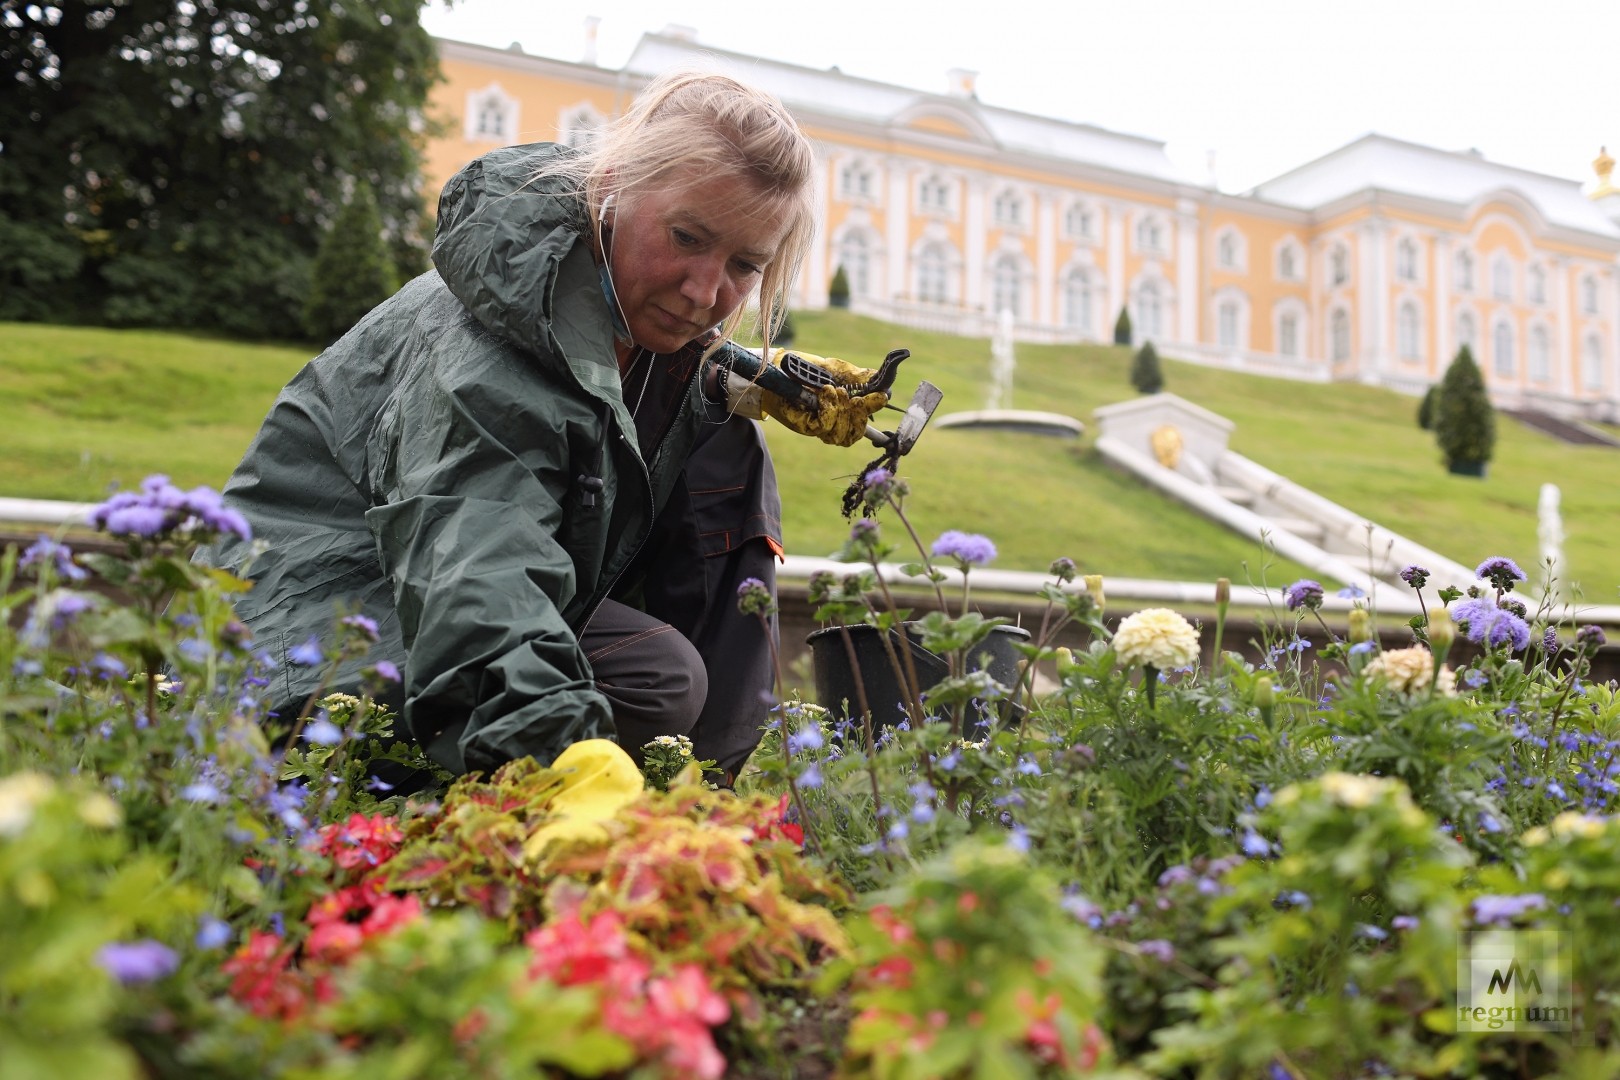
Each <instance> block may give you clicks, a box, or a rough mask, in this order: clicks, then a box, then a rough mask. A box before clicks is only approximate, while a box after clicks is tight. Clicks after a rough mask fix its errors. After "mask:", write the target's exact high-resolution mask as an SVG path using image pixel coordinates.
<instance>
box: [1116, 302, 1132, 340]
mask: <svg viewBox="0 0 1620 1080" xmlns="http://www.w3.org/2000/svg"><path fill="white" fill-rule="evenodd" d="M1130 343H1131V312H1130V309H1129V308H1126V307H1121V308H1120V309H1119V318H1117V319H1115V320H1114V344H1115V345H1129V344H1130Z"/></svg>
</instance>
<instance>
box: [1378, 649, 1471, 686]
mask: <svg viewBox="0 0 1620 1080" xmlns="http://www.w3.org/2000/svg"><path fill="white" fill-rule="evenodd" d="M1362 674H1364V675H1366V676H1367V677H1368V678H1369V679H1383V680H1384V682H1385V683H1386V684H1387V685H1388V686H1389V688H1390V689H1391V690H1394V691H1396V692H1397V693H1402V694H1416V693H1421V692H1422V691H1424V690H1427V689H1428V688H1429V684H1430V683H1431V682H1432V683H1434V688H1435V690H1436V691H1437V692H1438V693H1441V694H1446V695H1448V696H1449V695H1452V694H1455V693H1456V692H1457V677H1456V675H1454V674H1452V671H1451V669H1450V668H1449V667H1442V668H1441V669H1440V675H1439V677H1438V678H1436V677H1435V674H1434V657H1433V656H1432V655H1431V654H1430V653H1429V650H1428V649H1425V648H1424V647H1423V646H1421V645H1414V646H1412V647H1411V648H1410V649H1390V650H1389V651H1388V652H1385V653H1381V654H1379V655H1378V656H1377V657H1376V658H1374V660H1373V662H1372V663H1370V664H1368V665H1367V666H1366V668H1365V669H1364V670H1363V672H1362Z"/></svg>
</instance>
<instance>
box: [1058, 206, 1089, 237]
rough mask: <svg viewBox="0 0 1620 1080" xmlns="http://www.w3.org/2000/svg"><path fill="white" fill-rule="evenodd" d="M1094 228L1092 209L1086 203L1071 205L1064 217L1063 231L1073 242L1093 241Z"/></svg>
mask: <svg viewBox="0 0 1620 1080" xmlns="http://www.w3.org/2000/svg"><path fill="white" fill-rule="evenodd" d="M1094 228H1095V226H1094V225H1093V222H1092V213H1091V207H1089V206H1087V205H1086V204H1085V203H1078V202H1077V203H1073V204H1071V205H1070V207H1069V209H1068V211H1067V212H1066V213H1064V215H1063V229H1064V231H1065V232H1066V233H1068V234H1069V238H1070V239H1071V240H1090V239H1092V237H1093V229H1094Z"/></svg>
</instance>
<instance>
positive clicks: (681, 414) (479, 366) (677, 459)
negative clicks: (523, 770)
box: [205, 74, 886, 773]
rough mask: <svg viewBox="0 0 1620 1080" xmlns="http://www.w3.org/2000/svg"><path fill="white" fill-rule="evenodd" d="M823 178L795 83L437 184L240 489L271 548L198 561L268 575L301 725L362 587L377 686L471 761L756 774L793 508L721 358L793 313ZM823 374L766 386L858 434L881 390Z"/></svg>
mask: <svg viewBox="0 0 1620 1080" xmlns="http://www.w3.org/2000/svg"><path fill="white" fill-rule="evenodd" d="M814 168H815V163H814V158H813V154H812V151H811V148H810V145H809V142H808V141H807V140H806V138H805V137H804V135H803V134H802V133H801V132H800V131H799V129H798V127H797V125H796V124H795V122H794V121H793V119H792V118H791V117H790V116H789V114H788V113H787V111H786V110H785V109H784V108H783V107H782V105H781V104H780V103H779V102H777V101H776V100H775V99H774V98H771V97H770V96H768V95H766V94H763V93H761V92H759V91H756V90H753V89H751V88H749V87H746V86H744V85H742V84H740V83H738V82H735V81H734V80H731V79H729V78H726V77H723V76H719V75H711V74H678V75H674V76H668V77H665V78H663V79H660V80H659V81H657V82H655V83H654V84H653V85H651V86H650V87H648V88H647V90H646V91H645V92H644V93H643V94H642V96H641V97H640V98H639V99H638V100H637V101H636V102H635V104H634V105H633V106H632V108H631V109H630V111H629V112H628V113H627V114H626V115H625V116H624V117H622V118H621V119H620V120H619V121H618V122H617V123H616V124H615V125H614V126H613V127H612V128H611V129H609V130H608V131H607V132H605V133H604V134H603V135H602V137H601V138H600V139H599V140H598V141H597V142H596V143H595V144H594V145H593V146H592V147H590V148H589V149H586V150H584V151H574V150H570V149H567V148H563V147H559V146H555V145H548V144H540V145H530V146H517V147H507V148H504V149H501V150H497V151H494V152H493V153H490V154H488V155H486V156H484V157H482V158H480V159H478V160H475V161H473V162H472V163H470V164H469V165H467V167H466V168H464V169H463V170H462V171H461V172H460V174H458V175H457V176H456V177H455V178H454V179H453V180H451V181H450V183H449V184H448V185H446V187H445V189H444V192H443V194H442V195H441V197H440V200H439V225H438V233H437V236H436V239H435V241H434V245H433V261H434V266H435V269H434V270H433V271H430V272H428V273H426V274H424V275H422V276H421V277H419V278H417V279H416V280H414V281H412V282H410V283H409V284H407V285H406V286H405V287H404V288H402V289H401V290H400V291H399V293H397V294H396V295H395V296H394V297H392V298H391V299H389V300H387V301H385V302H384V303H382V304H380V305H379V306H378V307H377V308H375V309H374V310H373V311H372V312H371V313H370V314H368V315H367V316H366V317H365V318H364V319H362V320H361V322H360V323H359V324H358V325H357V326H356V327H355V328H354V329H353V330H351V331H350V332H349V333H348V334H346V335H345V336H344V337H343V338H342V339H341V340H340V341H338V342H337V343H336V344H335V345H333V346H332V347H331V348H329V349H327V350H326V351H325V352H323V353H322V354H321V355H320V356H318V357H317V358H316V359H314V360H313V361H311V362H310V363H309V364H308V365H307V366H306V367H305V368H304V369H303V370H302V371H301V372H300V373H299V374H298V375H297V376H296V377H294V379H293V380H292V382H291V383H289V384H288V385H287V387H286V388H285V389H284V390H283V391H282V393H281V395H280V397H279V398H278V399H277V401H276V403H275V405H274V406H273V407H272V409H271V411H270V414H269V416H268V417H267V419H266V420H265V423H264V426H263V428H262V429H261V430H260V432H259V434H258V436H257V437H256V438H255V440H254V442H253V444H252V445H251V446H250V447H249V449H248V451H247V454H246V456H245V457H244V459H243V461H242V463H241V465H240V466H238V468H237V470H236V472H235V473H234V474H233V476H232V478H231V480H230V482H229V483H228V484H227V486H226V488H225V498H226V501H227V503H228V505H230V506H232V507H234V508H236V509H238V510H239V511H240V512H241V513H242V514H244V515H245V516H246V518H247V519H248V521H249V522H251V524H252V526H253V529H254V532H255V534H256V535H257V538H258V539H257V541H256V542H255V544H256V545H258V546H260V547H263V548H264V550H263V553H262V554H260V555H258V556H257V557H252V558H250V555H251V554H252V550H253V549H250V547H249V545H247V544H246V543H243V542H240V541H236V540H234V539H233V540H229V541H226V542H224V543H222V544H221V545H220V546H219V547H217V548H215V549H213V550H211V551H210V552H207V553H205V557H206V558H208V559H209V560H210V561H212V562H214V563H215V564H217V565H222V566H226V567H230V568H233V569H238V568H241V567H243V566H246V568H247V569H246V573H247V575H248V576H249V577H250V578H251V579H252V581H253V589H252V591H251V592H250V593H248V594H247V595H246V596H245V597H244V598H243V599H242V600H241V601H240V602H239V603H238V612H239V614H240V615H241V617H242V619H243V620H244V621H245V622H246V623H247V624H248V626H249V627H250V628H251V629H252V631H253V633H254V636H255V641H256V643H257V644H258V646H260V647H261V648H266V649H268V650H270V651H271V653H272V655H274V656H275V657H276V658H277V659H279V660H280V661H281V662H282V663H281V667H280V668H279V670H278V672H277V675H276V678H277V680H278V682H277V684H276V685H275V686H274V687H273V691H272V701H273V702H275V703H277V704H278V705H279V706H280V708H279V710H278V711H279V712H280V713H281V714H282V715H283V716H287V717H290V716H292V715H296V714H297V712H298V710H299V709H300V708H302V707H303V705H304V702H305V701H306V700H307V698H308V697H309V695H310V694H312V693H314V692H315V691H316V690H317V689H320V688H321V687H320V684H321V672H320V671H319V669H318V667H314V666H307V665H303V666H301V665H299V664H298V663H295V662H289V659H290V658H291V657H294V656H296V655H297V650H301V649H307V648H308V647H309V643H310V641H311V640H312V639H315V638H318V637H320V636H321V635H323V634H325V633H326V632H327V631H329V629H330V627H331V625H332V621H333V618H334V614H335V613H336V612H337V611H339V610H342V609H343V608H342V605H356V604H357V605H358V606H359V613H360V615H361V616H362V617H363V618H364V619H369V620H371V621H373V622H375V624H376V628H377V634H378V637H379V642H378V645H377V646H376V647H375V649H374V650H373V654H372V656H371V657H369V658H367V659H366V660H365V661H363V662H365V663H374V662H375V661H376V659H377V658H378V657H379V656H380V657H381V658H383V659H386V660H389V661H391V662H394V663H395V664H396V666H398V667H399V668H400V670H401V672H402V684H401V685H400V686H399V687H397V691H396V699H395V700H389V699H388V697H387V695H385V696H384V702H385V703H386V704H389V705H392V706H394V707H395V708H397V709H398V710H399V712H400V714H401V716H402V718H403V721H404V725H405V728H406V731H407V732H408V734H409V735H410V737H411V738H413V739H414V740H416V741H417V742H418V743H420V744H421V745H422V746H423V748H424V749H425V750H426V751H427V753H428V755H429V756H430V757H431V758H433V759H434V760H435V761H437V762H438V763H440V764H441V765H443V766H444V767H446V768H448V769H450V770H451V771H452V772H456V773H460V772H465V771H469V770H474V769H478V770H489V769H492V768H494V767H495V766H498V765H500V764H502V763H503V762H505V761H508V760H511V759H514V758H518V757H523V756H528V755H532V756H534V757H536V758H538V759H539V760H540V761H542V762H548V761H551V760H552V759H554V758H555V757H556V756H557V754H558V753H559V752H560V751H562V750H563V749H564V748H566V747H568V746H569V745H571V744H573V743H575V742H578V741H581V740H585V739H591V738H597V737H616V738H617V740H618V742H619V743H620V744H621V745H622V746H624V747H625V748H626V749H627V750H629V751H631V752H632V753H635V752H637V750H638V748H639V747H641V746H642V745H644V744H645V743H646V742H647V741H649V740H651V739H652V738H654V737H656V736H659V735H679V734H689V735H690V736H691V738H692V740H693V743H694V752H695V753H696V755H697V756H698V757H699V758H712V759H715V760H716V761H717V762H718V763H719V766H720V768H721V769H723V770H734V769H735V768H736V767H737V766H738V765H740V764H741V763H742V761H743V760H744V759H745V758H746V757H747V756H748V754H749V753H750V752H751V751H752V749H753V747H754V746H755V744H756V743H757V741H758V739H759V734H760V732H759V728H760V725H761V723H762V722H763V721H764V719H765V716H766V708H767V706H766V702H767V700H768V697H767V691H768V690H769V688H770V686H771V672H770V668H771V664H770V645H771V643H770V642H769V641H766V640H763V639H762V637H761V635H760V633H759V628H758V624H757V622H756V621H755V620H753V619H745V618H743V617H741V616H739V615H738V614H737V612H736V607H735V596H736V591H737V588H738V586H739V585H740V584H741V583H742V582H744V581H746V580H747V579H749V578H757V579H760V580H761V581H763V582H765V583H766V585H767V586H768V587H770V588H771V589H772V595H773V596H774V581H775V576H774V561H773V555H774V554H780V552H781V550H782V549H781V537H780V524H779V516H780V514H779V501H778V497H777V492H776V485H775V478H774V475H773V473H772V469H771V463H770V457H769V455H768V453H767V451H766V447H765V443H764V440H763V438H762V436H761V433H760V430H759V427H758V425H757V424H756V423H755V422H754V421H752V420H749V419H745V418H744V417H742V416H737V415H732V412H731V410H730V409H728V407H727V406H726V404H725V401H724V400H723V398H724V395H723V394H721V393H720V392H719V387H720V386H721V385H722V383H723V382H724V379H723V377H722V376H721V373H719V372H717V371H716V370H714V366H713V365H712V364H710V363H708V362H707V358H708V356H709V354H711V353H713V352H714V350H715V349H716V348H718V347H719V346H720V345H721V344H722V343H723V342H724V341H726V340H727V339H729V338H730V337H731V335H732V334H733V333H734V332H735V331H736V330H737V328H738V326H739V324H740V323H741V321H742V318H743V312H744V308H745V305H746V304H747V302H748V301H750V300H754V301H756V302H757V305H758V310H760V311H764V312H781V311H784V310H785V301H786V299H787V294H788V289H789V286H790V285H791V282H792V280H793V277H794V275H795V273H796V271H797V270H798V268H799V266H800V264H801V262H802V261H803V259H804V255H805V252H806V250H807V248H808V246H809V243H810V240H811V236H812V232H813V228H814V218H813V202H812V199H813V193H812V187H811V178H812V174H813V170H814ZM761 329H762V333H763V334H764V335H765V339H766V344H767V349H768V347H769V334H770V331H771V329H772V328H771V327H770V326H768V325H767V326H762V328H761ZM767 355H770V354H769V352H767ZM820 362H821V363H822V364H823V365H824V366H827V367H828V368H830V369H831V370H833V371H834V372H835V374H836V375H838V376H840V377H841V378H842V379H843V380H844V381H846V382H848V383H850V384H854V383H857V382H859V381H863V379H864V377H865V376H867V375H869V374H870V373H869V372H864V371H861V370H860V369H854V368H851V367H850V366H849V365H845V364H842V362H840V361H836V360H825V361H820ZM731 381H732V382H733V383H735V382H737V380H736V379H735V378H733V379H732V380H731ZM817 394H818V395H819V410H817V409H805V408H797V407H792V406H789V405H788V404H787V403H785V402H782V401H781V400H780V399H775V398H774V397H773V396H772V395H770V394H768V393H767V394H765V395H764V399H763V401H762V406H763V409H764V411H765V412H766V413H768V414H769V415H772V416H775V417H777V418H778V419H780V420H782V421H783V422H784V423H787V424H789V426H791V427H793V428H794V429H795V430H799V431H801V432H804V433H808V434H815V435H817V436H818V437H821V438H823V439H824V440H825V441H829V442H838V443H840V444H841V445H849V443H850V442H851V441H853V440H854V439H856V438H858V437H859V434H860V432H861V431H862V430H863V429H864V428H865V424H866V419H867V418H868V417H869V416H870V414H871V413H872V412H873V411H874V410H876V409H878V408H880V407H882V405H883V404H884V403H885V401H886V396H885V395H883V394H867V395H862V396H853V397H852V396H851V395H850V394H849V393H848V392H846V391H845V390H844V389H841V388H839V387H837V386H829V387H823V388H821V389H820V390H819V391H817ZM366 625H368V626H369V623H368V624H366ZM361 664H362V661H360V660H355V661H352V662H349V663H347V664H346V665H345V666H344V667H343V668H342V669H340V670H339V673H338V675H337V677H336V679H335V680H334V683H333V685H331V686H328V687H326V688H327V689H345V688H350V687H354V686H357V685H358V683H359V681H360V674H359V671H360V666H361Z"/></svg>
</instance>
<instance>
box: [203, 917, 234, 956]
mask: <svg viewBox="0 0 1620 1080" xmlns="http://www.w3.org/2000/svg"><path fill="white" fill-rule="evenodd" d="M235 936H236V933H235V931H233V930H232V929H231V924H230V923H228V922H226V921H225V920H224V919H220V918H216V917H215V916H213V915H205V916H204V917H203V919H202V921H201V923H200V924H199V925H198V927H197V937H196V942H195V943H196V946H197V948H199V949H204V950H213V949H223V948H224V947H225V946H227V945H229V944H230V943H231V938H233V937H235Z"/></svg>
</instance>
